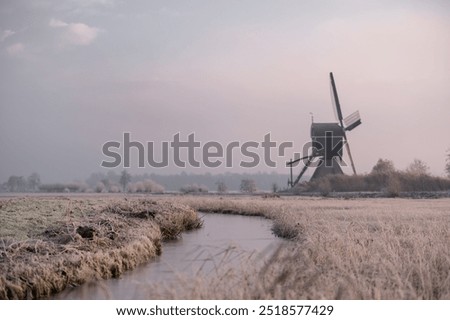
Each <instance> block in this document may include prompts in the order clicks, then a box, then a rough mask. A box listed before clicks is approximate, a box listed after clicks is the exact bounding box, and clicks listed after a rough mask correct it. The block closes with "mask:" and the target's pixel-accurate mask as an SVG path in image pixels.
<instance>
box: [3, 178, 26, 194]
mask: <svg viewBox="0 0 450 320" xmlns="http://www.w3.org/2000/svg"><path fill="white" fill-rule="evenodd" d="M6 186H7V188H8V191H9V192H24V191H25V190H26V188H27V183H26V181H25V179H24V178H23V177H19V176H10V177H9V179H8V181H7V182H6Z"/></svg>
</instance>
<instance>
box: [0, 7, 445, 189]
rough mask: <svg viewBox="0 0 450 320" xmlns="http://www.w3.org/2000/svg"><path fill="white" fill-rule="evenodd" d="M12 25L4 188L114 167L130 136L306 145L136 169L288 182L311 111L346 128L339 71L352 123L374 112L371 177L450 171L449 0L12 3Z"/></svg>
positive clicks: (359, 134)
mask: <svg viewBox="0 0 450 320" xmlns="http://www.w3.org/2000/svg"><path fill="white" fill-rule="evenodd" d="M0 17H1V19H0V67H1V69H2V75H1V76H0V96H1V101H0V150H1V166H0V183H2V182H4V181H6V180H7V179H8V177H9V176H12V175H16V176H29V175H30V174H31V173H33V172H37V173H39V174H40V176H41V178H42V180H43V181H45V182H68V181H74V180H84V179H86V178H87V177H89V175H90V174H91V173H93V172H99V171H103V172H107V171H106V170H104V169H102V168H101V163H102V161H104V160H105V156H104V154H103V153H102V146H103V145H104V144H105V143H106V142H108V141H120V140H121V139H122V136H123V133H124V132H129V133H130V134H131V137H132V138H133V140H135V141H141V142H142V143H145V142H147V141H152V142H154V144H155V145H157V146H160V145H161V143H162V142H163V141H169V140H170V139H171V138H172V137H173V136H174V135H175V134H177V133H179V134H180V137H181V138H182V139H183V140H186V138H187V137H188V135H189V134H191V133H195V136H196V137H197V139H198V140H199V141H200V142H203V143H204V142H207V141H216V142H217V143H219V144H220V145H222V146H226V145H227V144H229V143H230V142H233V141H240V142H244V141H258V142H261V141H262V139H263V137H264V135H266V134H267V133H270V134H271V137H272V139H273V140H274V141H277V142H278V143H281V142H286V141H289V142H292V143H293V147H292V148H289V149H286V153H285V154H284V155H283V156H279V157H277V158H276V159H274V161H275V163H276V166H275V167H273V168H272V167H268V166H264V165H258V166H256V167H254V168H251V169H249V168H245V167H242V166H239V162H241V161H242V160H243V159H244V160H245V157H243V156H240V157H236V159H234V160H235V161H236V163H234V164H233V167H232V168H231V169H230V168H225V167H223V168H220V167H219V168H205V167H200V168H198V169H196V168H192V167H189V166H187V167H186V168H177V167H176V166H174V165H169V166H168V167H166V168H161V169H158V168H154V167H151V166H146V167H145V168H141V169H139V168H138V166H137V163H138V159H137V157H136V154H134V153H132V154H131V164H132V165H131V167H130V168H129V169H127V170H129V171H130V173H132V174H144V173H149V174H151V173H155V174H163V175H170V174H177V173H180V172H181V171H185V172H187V173H189V172H192V173H202V174H203V173H208V172H209V173H211V174H222V173H225V172H227V171H231V172H233V173H256V172H258V171H260V172H272V171H275V172H277V173H279V174H283V175H287V174H288V173H289V169H288V168H287V167H286V165H285V164H286V162H287V161H289V160H290V159H291V158H294V153H295V152H299V153H301V152H302V147H303V145H304V144H305V143H308V142H310V141H311V137H310V128H311V120H312V119H311V118H312V117H314V121H315V122H318V123H321V122H336V120H335V116H334V112H333V103H332V99H331V96H330V83H329V72H333V73H334V76H335V78H336V85H337V90H338V92H339V98H340V102H341V106H342V111H343V114H344V117H346V116H348V115H350V114H351V113H352V112H354V111H356V110H359V112H360V114H361V119H362V125H361V126H359V127H358V128H357V129H356V130H354V131H352V132H350V133H349V134H348V139H349V143H350V146H351V150H352V155H353V159H354V162H355V166H356V170H357V172H358V173H368V172H370V171H371V169H372V167H373V166H374V165H375V164H376V162H377V160H378V159H380V158H382V159H389V160H392V161H393V162H394V164H395V167H396V168H397V169H399V170H404V169H406V167H407V166H408V165H409V164H410V163H412V162H413V160H414V159H420V160H422V161H424V162H425V163H426V164H427V165H428V166H429V167H430V173H431V174H433V175H438V176H443V175H444V169H445V159H446V152H447V150H448V149H449V148H450V142H448V141H446V138H447V137H449V136H450V126H449V119H450V107H449V101H450V91H449V90H448V84H449V82H450V78H449V77H450V75H449V74H450V73H449V71H450V60H449V59H448V57H449V56H450V38H449V37H448V34H449V31H450V22H449V21H450V3H449V2H447V1H441V0H435V1H428V2H426V3H424V2H422V1H406V0H405V1H397V2H395V3H392V2H391V1H378V2H377V3H358V2H355V1H351V0H348V1H342V2H339V4H337V3H335V2H332V1H325V2H321V3H317V2H314V1H301V2H299V1H287V0H286V1H277V2H273V1H244V2H240V1H239V2H234V1H232V2H228V1H227V2H213V3H209V2H203V1H192V2H189V3H186V2H183V1H173V2H170V3H167V2H164V1H152V2H148V1H136V2H133V3H125V2H122V1H119V0H102V1H99V0H83V1H78V2H75V1H71V0H65V1H33V2H28V1H11V2H2V3H1V4H0ZM258 155H259V156H261V157H263V151H262V150H259V153H258ZM160 156H161V153H159V152H158V153H157V152H155V158H157V159H160ZM346 157H347V155H346V154H345V153H344V161H347V159H348V158H346ZM120 169H121V168H118V169H117V171H120ZM299 170H300V169H299V168H297V171H299ZM343 170H344V173H346V174H351V169H350V168H349V167H348V166H345V167H344V168H343Z"/></svg>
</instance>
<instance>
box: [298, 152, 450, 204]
mask: <svg viewBox="0 0 450 320" xmlns="http://www.w3.org/2000/svg"><path fill="white" fill-rule="evenodd" d="M447 190H450V180H449V179H448V178H442V177H436V176H431V175H430V172H429V167H428V165H427V164H426V163H425V162H423V161H422V160H419V159H414V161H413V162H412V163H411V164H410V165H408V167H407V168H406V170H403V171H402V170H397V169H396V168H395V166H394V163H393V162H392V161H391V160H387V159H379V160H378V161H377V163H376V164H375V165H374V166H373V168H372V171H371V172H370V173H369V174H366V175H353V176H348V175H330V176H325V177H323V178H320V179H317V180H314V181H311V182H308V183H302V184H300V185H298V186H297V187H296V191H297V192H310V191H318V192H321V193H322V194H323V195H327V194H329V193H330V192H351V191H353V192H354V191H358V192H363V191H378V192H384V193H385V194H386V195H388V196H393V197H395V196H398V195H399V194H400V193H401V192H416V191H430V192H432V191H447Z"/></svg>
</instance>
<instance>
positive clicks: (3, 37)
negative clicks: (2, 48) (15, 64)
mask: <svg viewBox="0 0 450 320" xmlns="http://www.w3.org/2000/svg"><path fill="white" fill-rule="evenodd" d="M13 34H15V32H14V31H12V30H4V31H3V32H2V33H1V34H0V42H3V41H5V40H6V38H8V37H10V36H12V35H13Z"/></svg>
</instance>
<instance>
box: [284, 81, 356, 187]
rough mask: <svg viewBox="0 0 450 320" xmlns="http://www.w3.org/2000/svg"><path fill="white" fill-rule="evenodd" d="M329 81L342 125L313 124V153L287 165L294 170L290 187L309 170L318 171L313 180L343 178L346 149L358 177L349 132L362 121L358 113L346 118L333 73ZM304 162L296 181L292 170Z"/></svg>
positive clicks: (332, 123) (338, 123) (315, 172)
mask: <svg viewBox="0 0 450 320" xmlns="http://www.w3.org/2000/svg"><path fill="white" fill-rule="evenodd" d="M330 80H331V87H332V90H333V98H334V105H335V107H336V110H335V111H336V116H337V120H338V121H339V122H328V123H317V122H313V123H312V124H311V143H312V148H311V151H310V153H309V154H308V155H305V156H304V157H302V158H299V159H295V160H291V161H290V162H288V163H287V164H288V165H289V166H290V167H291V178H290V180H289V181H288V185H289V186H290V187H294V186H295V185H296V184H297V183H298V182H299V181H300V179H301V177H302V176H303V174H304V173H305V172H306V170H307V169H308V167H313V166H314V167H315V171H314V174H313V175H312V177H311V180H314V179H318V178H321V177H324V176H326V175H330V174H343V171H342V168H341V165H340V163H341V162H342V157H343V149H344V146H345V147H346V150H347V153H348V156H349V159H350V163H351V166H352V170H353V173H354V174H356V169H355V165H354V163H353V158H352V156H351V152H350V146H349V143H348V139H347V134H346V132H348V131H351V130H353V129H354V128H356V127H357V126H359V125H360V124H361V118H360V116H359V112H358V111H356V112H354V113H352V114H351V115H350V116H348V117H347V118H345V119H344V118H343V116H342V110H341V105H340V103H339V98H338V94H337V89H336V84H335V82H334V77H333V73H330ZM301 160H304V161H305V162H304V166H303V168H302V170H301V172H300V174H299V175H298V176H297V178H296V179H295V181H294V180H293V176H292V166H293V165H294V164H295V163H297V162H300V161H301Z"/></svg>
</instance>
